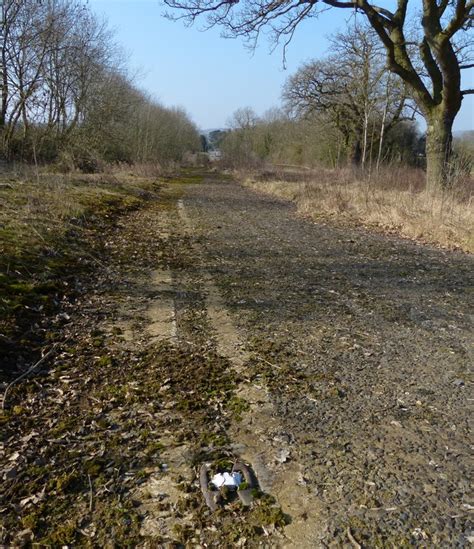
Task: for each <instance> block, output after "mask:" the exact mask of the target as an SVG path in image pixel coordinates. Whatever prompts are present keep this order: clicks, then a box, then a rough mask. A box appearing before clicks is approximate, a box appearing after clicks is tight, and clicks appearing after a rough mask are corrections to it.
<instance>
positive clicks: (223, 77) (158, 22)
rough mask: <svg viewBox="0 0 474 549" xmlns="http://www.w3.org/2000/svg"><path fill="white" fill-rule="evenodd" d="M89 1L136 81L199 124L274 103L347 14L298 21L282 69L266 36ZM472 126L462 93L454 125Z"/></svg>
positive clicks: (146, 7)
mask: <svg viewBox="0 0 474 549" xmlns="http://www.w3.org/2000/svg"><path fill="white" fill-rule="evenodd" d="M89 6H90V7H91V9H93V10H94V11H95V12H96V13H97V14H98V15H101V16H103V17H104V18H105V19H106V20H107V21H108V22H109V26H110V27H111V28H112V29H113V30H115V35H116V39H117V42H118V43H119V44H120V45H121V46H122V47H123V48H124V50H125V52H126V53H127V55H128V60H129V64H130V66H131V67H132V68H133V69H134V70H138V74H139V76H138V80H137V82H136V83H137V85H138V86H139V87H140V88H143V89H145V90H146V91H148V92H149V93H150V94H151V95H153V96H154V97H155V98H156V99H158V100H159V101H161V102H162V103H163V104H165V105H167V106H179V107H183V108H184V109H185V110H186V111H187V112H188V113H189V114H190V116H191V118H192V119H193V120H194V122H196V124H197V125H198V126H199V127H200V128H201V129H209V128H219V127H223V126H225V125H226V121H227V120H228V118H229V117H230V115H231V114H232V113H233V112H234V111H235V110H236V109H238V108H239V107H246V106H250V107H252V108H254V110H255V111H256V112H257V113H258V114H263V112H265V111H266V110H267V109H269V108H271V107H274V106H278V105H279V102H280V94H281V87H282V84H283V83H284V81H285V80H286V78H287V77H288V75H290V74H292V73H293V72H294V71H295V70H296V69H297V68H298V66H299V65H300V64H301V63H302V62H304V61H307V60H308V59H311V58H313V57H317V56H320V55H323V54H324V52H325V51H326V49H327V45H328V43H327V39H326V36H327V35H329V34H331V33H332V32H334V31H336V30H339V29H343V27H344V25H345V21H346V19H347V18H348V17H349V15H348V14H347V12H346V11H345V10H344V11H343V10H335V9H332V10H329V11H328V12H326V13H323V14H322V15H321V16H320V17H319V19H318V20H314V19H312V20H310V21H307V22H305V23H304V24H302V25H301V26H300V28H299V29H298V31H297V33H296V35H295V37H294V38H293V41H292V43H291V44H290V46H289V48H288V51H287V56H286V65H287V68H286V70H284V69H283V62H282V49H281V48H277V49H276V51H274V52H273V53H271V52H270V47H271V44H270V42H268V41H265V39H262V40H261V41H260V44H259V46H258V47H257V50H256V51H255V52H253V53H252V52H250V51H248V50H247V49H246V48H245V46H244V44H243V42H242V41H241V40H228V39H223V38H221V37H220V31H219V30H218V29H211V30H209V31H206V32H201V31H200V30H199V27H200V26H202V24H203V23H204V21H203V22H202V23H201V25H199V23H198V24H196V25H195V26H194V27H185V26H184V25H183V23H182V22H175V23H174V22H171V21H168V20H167V19H165V18H164V17H163V12H164V8H163V7H162V6H161V5H160V3H159V0H89ZM469 72H470V74H469V80H466V83H465V87H471V88H472V87H474V71H469ZM472 129H474V96H468V97H467V98H466V99H465V100H464V104H463V108H462V110H461V112H460V113H459V114H458V116H457V119H456V122H455V130H458V131H460V130H472Z"/></svg>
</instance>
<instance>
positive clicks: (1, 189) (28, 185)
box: [0, 172, 158, 379]
mask: <svg viewBox="0 0 474 549" xmlns="http://www.w3.org/2000/svg"><path fill="white" fill-rule="evenodd" d="M157 188H158V186H157V182H156V180H153V179H150V178H148V179H147V178H143V177H141V178H139V177H136V176H134V175H132V174H130V173H125V172H122V173H120V174H115V175H104V174H101V175H83V174H74V175H72V174H70V175H58V174H48V173H45V174H42V175H40V176H38V177H36V178H29V177H24V176H21V175H16V174H14V173H7V174H3V175H2V176H1V177H0V355H2V357H3V360H2V365H1V368H0V376H1V378H3V379H8V378H9V377H10V376H11V375H12V374H13V373H15V371H18V370H21V369H22V368H23V367H24V364H25V363H26V362H30V361H31V360H32V359H33V358H34V357H35V354H36V355H37V354H38V352H39V349H40V348H41V346H43V345H44V343H45V342H46V341H47V340H48V339H54V334H52V333H51V332H50V330H49V328H46V327H45V326H44V325H43V320H44V319H45V318H51V317H52V316H53V315H54V314H55V313H57V312H58V311H59V309H60V303H61V301H62V300H64V299H66V297H65V296H66V295H67V299H71V298H73V296H74V293H75V290H76V289H77V288H76V284H75V280H76V277H77V275H78V274H79V273H84V272H90V273H93V271H94V267H97V264H98V263H100V260H99V259H97V257H96V254H95V251H94V250H96V249H97V250H98V249H99V248H101V247H103V246H104V243H103V242H101V238H100V235H101V234H102V232H103V230H104V228H105V227H106V226H109V225H111V224H113V223H114V222H115V221H116V220H117V219H118V217H119V216H120V215H122V214H123V213H125V212H127V211H129V210H132V209H135V208H138V207H139V206H140V205H141V204H142V203H143V202H145V201H147V200H149V199H150V198H152V197H153V196H154V195H155V192H156V190H157Z"/></svg>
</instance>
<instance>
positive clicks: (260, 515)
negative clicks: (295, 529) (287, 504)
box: [249, 494, 290, 528]
mask: <svg viewBox="0 0 474 549" xmlns="http://www.w3.org/2000/svg"><path fill="white" fill-rule="evenodd" d="M249 521H251V522H252V523H253V524H255V525H256V526H270V525H273V526H276V527H277V528H283V527H285V526H286V525H287V524H289V522H290V517H289V516H288V515H286V514H285V513H283V511H282V509H281V507H279V506H278V505H277V503H276V500H275V498H274V497H272V496H270V495H268V494H263V495H261V497H260V498H259V499H258V500H257V501H256V503H255V506H254V508H253V509H252V511H251V512H250V515H249Z"/></svg>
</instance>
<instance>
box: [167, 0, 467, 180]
mask: <svg viewBox="0 0 474 549" xmlns="http://www.w3.org/2000/svg"><path fill="white" fill-rule="evenodd" d="M165 4H167V5H168V6H169V7H171V8H173V10H174V11H173V14H172V17H178V18H179V17H184V18H186V19H187V20H188V21H190V22H192V21H194V20H195V19H196V18H197V17H199V16H201V15H204V16H206V17H207V23H208V25H209V26H215V25H218V26H221V27H223V28H224V31H225V34H226V35H227V36H231V37H237V36H242V37H244V38H246V39H249V40H251V41H252V40H256V39H257V38H258V37H259V35H260V33H261V32H262V31H263V30H265V28H269V29H271V30H272V31H273V32H274V34H275V38H276V39H280V38H282V39H283V40H284V41H285V45H286V44H288V42H289V41H290V40H291V38H292V36H293V34H294V33H295V31H296V29H297V27H298V26H299V25H300V23H301V22H302V21H304V20H306V19H308V18H310V17H315V16H316V15H317V14H318V12H319V11H321V9H345V10H354V11H356V12H357V13H360V14H363V16H364V17H365V18H366V19H367V21H368V23H369V24H370V26H371V27H372V28H373V29H374V31H375V32H376V34H377V36H378V37H379V39H380V41H381V43H382V44H383V46H384V48H385V52H386V57H387V67H388V69H389V70H390V71H392V72H393V73H395V74H397V75H398V76H399V77H400V78H401V79H402V80H403V81H404V82H405V83H406V84H407V86H408V87H409V89H410V92H411V94H412V95H413V97H414V99H415V100H416V102H417V104H418V108H419V110H420V111H421V113H422V114H423V116H424V117H425V119H426V123H427V143H426V157H427V182H428V185H429V186H430V187H437V186H440V185H443V184H444V183H445V182H446V179H447V177H448V173H449V160H450V156H451V142H452V126H453V122H454V119H455V117H456V115H457V113H458V112H459V109H460V108H461V103H462V99H463V96H464V95H466V94H468V93H474V90H462V89H461V70H462V69H463V68H469V67H473V66H474V65H473V64H472V61H471V60H467V61H466V60H465V56H464V52H465V51H466V50H465V48H463V47H462V44H461V43H460V42H461V40H462V38H463V37H462V35H463V34H464V33H465V32H466V31H468V30H469V29H470V28H472V24H473V21H474V0H416V1H415V0H413V1H411V2H410V1H409V0H393V1H392V2H390V3H389V5H390V6H391V7H390V8H386V7H383V6H378V5H376V4H375V3H374V2H372V1H370V0H319V1H318V0H278V1H275V0H257V1H256V2H252V1H250V0H165ZM384 4H385V5H387V2H384ZM409 4H410V5H409ZM414 18H417V19H418V20H419V27H420V36H419V37H417V39H416V44H413V42H412V39H411V36H410V32H409V30H408V27H409V26H410V27H411V24H412V23H413V19H414ZM414 45H415V46H416V47H415V48H414V47H413V46H414ZM468 46H469V45H468ZM414 50H416V53H415V51H414ZM418 59H420V60H421V65H419V64H418Z"/></svg>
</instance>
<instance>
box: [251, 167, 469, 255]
mask: <svg viewBox="0 0 474 549" xmlns="http://www.w3.org/2000/svg"><path fill="white" fill-rule="evenodd" d="M244 180H245V184H246V185H247V186H249V187H251V188H253V189H256V190H258V191H261V192H265V193H268V194H272V195H275V196H278V197H280V198H284V199H287V200H291V201H293V202H295V203H296V205H297V208H298V211H299V212H300V213H301V214H302V215H305V216H308V217H310V218H312V219H314V220H321V219H328V218H331V219H332V220H334V221H335V222H344V223H349V224H358V225H362V226H366V227H369V228H372V229H376V230H380V231H384V232H390V233H396V234H399V235H401V236H403V237H406V238H410V239H416V240H420V241H423V242H426V243H430V244H435V245H438V246H442V247H446V248H449V249H455V248H459V249H462V250H464V251H466V252H471V253H472V252H474V208H473V206H474V200H473V197H474V193H473V186H472V179H470V180H467V179H466V178H464V179H462V180H461V178H457V179H453V181H452V185H451V188H450V189H449V190H448V191H444V192H436V193H434V192H428V191H427V190H426V189H425V185H424V173H423V172H422V171H421V170H416V169H412V168H401V167H400V168H386V169H384V170H381V171H380V172H379V173H378V174H377V175H373V176H372V177H369V176H367V175H365V176H362V175H361V174H360V173H359V174H358V173H355V172H353V171H351V170H338V171H334V170H324V169H321V170H297V169H296V168H293V169H291V170H288V169H285V170H283V169H280V170H273V171H267V172H263V173H259V174H252V175H250V176H249V175H248V174H247V176H246V177H245V178H244Z"/></svg>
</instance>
